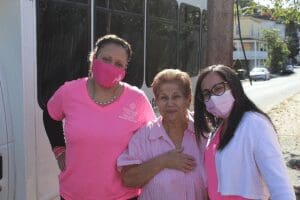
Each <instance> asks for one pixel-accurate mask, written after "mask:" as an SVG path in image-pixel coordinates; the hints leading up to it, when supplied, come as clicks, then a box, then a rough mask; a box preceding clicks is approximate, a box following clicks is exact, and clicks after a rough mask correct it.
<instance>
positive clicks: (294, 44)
mask: <svg viewBox="0 0 300 200" xmlns="http://www.w3.org/2000/svg"><path fill="white" fill-rule="evenodd" d="M285 32H286V42H287V46H288V49H289V50H290V55H289V58H291V59H293V61H294V62H296V60H295V57H296V56H297V55H298V52H299V38H298V31H297V25H296V24H295V23H294V22H290V23H288V24H287V25H286V31H285Z"/></svg>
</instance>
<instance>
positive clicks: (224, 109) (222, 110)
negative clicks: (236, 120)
mask: <svg viewBox="0 0 300 200" xmlns="http://www.w3.org/2000/svg"><path fill="white" fill-rule="evenodd" d="M234 101H235V100H234V98H233V96H232V94H231V91H230V90H227V91H225V92H224V94H222V95H221V96H215V95H212V96H211V97H210V99H209V100H208V102H205V106H206V110H207V111H208V112H209V113H211V114H212V115H214V116H215V117H218V118H223V119H225V118H226V117H228V116H229V112H230V111H231V109H232V106H233V103H234Z"/></svg>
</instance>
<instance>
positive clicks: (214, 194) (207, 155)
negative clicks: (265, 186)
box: [204, 128, 247, 200]
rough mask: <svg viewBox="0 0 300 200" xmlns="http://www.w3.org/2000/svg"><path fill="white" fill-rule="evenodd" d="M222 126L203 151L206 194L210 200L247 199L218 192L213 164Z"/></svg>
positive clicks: (214, 165)
mask: <svg viewBox="0 0 300 200" xmlns="http://www.w3.org/2000/svg"><path fill="white" fill-rule="evenodd" d="M221 129H222V128H219V129H218V130H217V132H216V133H215V135H214V137H213V138H212V139H211V141H210V143H209V145H208V147H207V149H206V150H205V152H204V163H205V170H206V175H207V189H208V196H209V198H210V199H212V200H247V199H245V198H243V197H240V196H233V195H226V196H224V195H221V193H220V192H218V177H217V170H216V164H215V156H216V152H217V149H218V144H219V142H220V132H221ZM245 187H247V186H245Z"/></svg>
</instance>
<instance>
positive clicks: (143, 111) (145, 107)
mask: <svg viewBox="0 0 300 200" xmlns="http://www.w3.org/2000/svg"><path fill="white" fill-rule="evenodd" d="M140 101H141V102H140V108H139V109H140V114H139V115H140V116H139V122H140V127H142V126H144V125H146V124H147V122H149V121H151V120H153V119H155V113H154V111H153V109H152V106H151V104H150V102H149V100H148V98H147V97H146V95H145V94H144V93H142V95H141V100H140Z"/></svg>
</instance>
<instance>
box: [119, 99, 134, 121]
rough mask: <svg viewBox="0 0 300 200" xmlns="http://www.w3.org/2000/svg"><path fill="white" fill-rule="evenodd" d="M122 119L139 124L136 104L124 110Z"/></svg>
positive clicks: (120, 116)
mask: <svg viewBox="0 0 300 200" xmlns="http://www.w3.org/2000/svg"><path fill="white" fill-rule="evenodd" d="M119 118H120V119H124V120H127V121H130V122H134V123H136V122H137V119H136V118H137V111H136V105H135V103H131V104H129V105H128V106H126V107H124V108H123V109H122V113H121V115H119Z"/></svg>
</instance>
